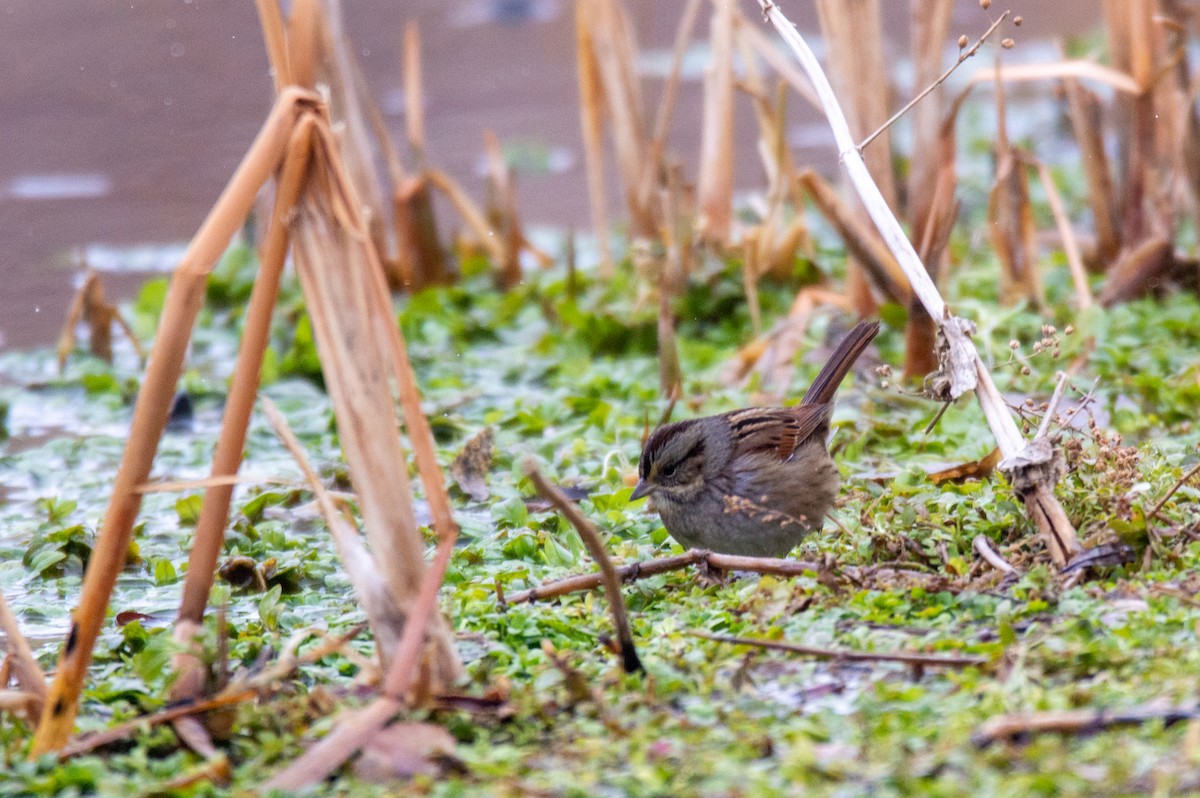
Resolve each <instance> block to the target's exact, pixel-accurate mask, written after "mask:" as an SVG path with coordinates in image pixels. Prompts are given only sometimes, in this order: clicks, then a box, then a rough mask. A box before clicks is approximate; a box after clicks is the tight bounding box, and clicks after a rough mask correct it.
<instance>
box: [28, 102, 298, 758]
mask: <svg viewBox="0 0 1200 798" xmlns="http://www.w3.org/2000/svg"><path fill="white" fill-rule="evenodd" d="M319 105H320V99H319V98H318V97H316V96H315V95H314V94H312V93H311V92H307V91H304V90H302V89H297V88H294V87H293V88H288V89H285V90H284V91H283V92H281V93H280V95H279V97H278V98H277V99H276V101H275V106H274V107H273V108H272V110H271V113H270V115H269V116H268V117H267V119H266V121H265V122H264V123H263V127H262V129H261V130H260V131H259V133H258V136H257V137H256V138H255V140H254V142H253V143H252V144H251V145H250V149H249V150H248V151H247V152H246V155H245V156H244V157H243V159H242V162H241V163H240V164H239V165H238V168H237V171H235V172H234V174H233V176H232V177H231V178H230V180H229V183H228V185H227V186H226V187H225V190H224V191H223V192H222V193H221V196H220V197H219V198H218V199H217V201H216V203H215V204H214V205H213V208H212V210H211V211H209V214H208V216H207V218H206V219H205V220H204V223H203V224H202V225H201V226H200V229H199V230H198V231H197V233H196V236H195V237H194V238H193V239H192V242H191V244H190V245H189V246H188V249H187V252H186V253H185V254H184V256H183V260H182V261H181V262H180V265H179V267H178V268H177V269H176V271H175V274H174V276H173V277H172V279H171V285H170V288H169V289H168V291H167V298H166V302H165V304H164V307H163V314H162V321H161V324H160V326H159V333H158V337H157V339H156V340H155V342H154V348H153V350H152V354H151V356H150V361H149V364H148V366H147V368H146V374H145V377H144V379H143V380H142V389H141V391H140V392H139V393H138V398H137V404H136V406H135V407H134V412H133V423H132V425H131V426H130V430H129V436H128V442H127V443H126V446H125V452H124V454H123V455H122V458H121V465H120V468H119V470H118V471H117V475H116V479H115V480H114V482H113V492H112V499H111V500H110V503H109V506H108V511H107V512H106V513H105V516H104V522H103V524H102V526H101V528H100V532H99V535H98V536H97V540H96V546H95V548H94V549H93V552H92V557H91V560H90V561H89V562H88V568H87V572H86V574H85V575H84V580H83V590H82V594H81V595H80V599H79V608H78V609H77V610H76V612H75V616H74V618H73V620H72V623H71V629H70V632H69V633H68V635H67V642H66V645H65V646H64V648H63V653H62V656H61V658H60V660H59V665H58V668H57V671H56V673H55V678H54V682H53V683H52V685H51V687H50V694H49V696H48V700H47V704H46V708H45V711H43V713H42V716H41V720H40V721H39V723H38V727H37V730H36V732H35V733H34V738H33V744H32V745H31V746H30V756H31V757H38V756H41V755H42V754H45V753H48V752H50V751H56V750H59V749H61V748H62V747H63V746H64V745H65V744H66V742H67V740H68V738H69V737H70V734H71V728H72V726H73V724H74V721H75V714H76V712H77V711H78V701H79V694H80V692H81V690H82V689H83V680H84V677H85V675H86V673H87V666H88V664H89V663H90V662H91V659H92V648H93V647H94V646H95V644H96V638H97V636H98V635H99V633H100V627H101V625H102V624H103V622H104V615H105V611H106V609H107V607H108V602H109V599H110V598H111V596H112V591H113V586H114V585H115V584H116V580H117V576H118V574H119V573H120V572H121V569H122V568H123V567H124V565H125V561H126V559H127V557H128V553H129V543H130V540H131V539H132V536H133V524H134V521H135V520H136V519H137V513H138V510H139V508H140V507H141V500H142V494H141V493H139V492H138V491H137V487H138V486H139V485H142V484H144V483H145V482H146V479H147V478H148V477H149V475H150V468H151V466H152V465H153V463H154V454H155V452H156V451H157V449H158V441H159V439H160V438H161V436H162V432H163V429H164V428H165V427H166V423H167V416H168V414H169V412H170V407H171V400H172V398H173V397H174V395H175V389H176V386H177V384H178V382H179V376H180V374H181V373H182V371H183V359H184V356H185V355H186V353H187V347H188V342H189V341H190V339H191V333H192V327H193V325H194V324H195V321H196V316H197V314H198V313H199V312H200V307H201V305H202V304H203V302H204V296H205V291H206V289H207V282H208V274H209V272H210V271H212V268H213V266H215V265H216V262H217V260H218V259H219V258H220V257H221V254H222V253H223V252H224V251H225V248H226V247H227V246H228V245H229V241H230V239H231V238H233V235H234V234H235V233H236V232H237V231H238V230H239V229H240V228H241V226H242V224H243V223H244V221H245V219H246V216H247V214H249V212H250V210H251V208H252V207H253V205H254V198H255V196H256V194H257V192H258V189H259V188H260V187H261V186H262V185H264V184H265V183H266V182H267V180H268V179H270V177H271V175H272V174H273V173H274V172H275V170H276V168H277V167H278V165H279V162H280V160H281V158H282V157H283V154H284V152H285V150H286V148H287V143H288V140H289V138H290V136H291V132H292V130H293V129H294V127H295V125H296V121H297V119H298V118H299V116H300V115H301V113H303V111H304V110H306V109H310V108H315V107H318V106H319Z"/></svg>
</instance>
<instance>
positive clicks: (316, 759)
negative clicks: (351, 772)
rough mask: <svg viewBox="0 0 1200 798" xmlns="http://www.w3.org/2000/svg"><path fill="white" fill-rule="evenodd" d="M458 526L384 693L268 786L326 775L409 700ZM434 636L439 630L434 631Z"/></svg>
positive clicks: (424, 588) (423, 590)
mask: <svg viewBox="0 0 1200 798" xmlns="http://www.w3.org/2000/svg"><path fill="white" fill-rule="evenodd" d="M456 540H457V529H454V530H448V531H447V534H444V535H443V536H442V538H441V540H439V541H438V548H437V554H436V555H435V556H434V560H433V564H432V565H431V566H430V567H429V569H428V570H427V571H426V572H425V575H424V577H423V579H422V581H421V585H420V588H419V589H418V593H417V598H416V600H415V601H414V602H413V606H412V611H411V612H410V613H409V615H408V619H407V622H406V624H405V627H404V634H403V636H402V638H401V640H400V645H399V646H398V647H397V651H396V655H395V657H394V658H393V659H392V662H391V665H389V666H388V669H387V672H386V674H385V675H384V680H383V685H382V691H381V695H379V696H378V697H377V698H375V700H373V701H372V702H371V703H370V704H368V705H367V706H366V707H365V708H363V709H361V710H359V711H357V712H355V713H353V714H351V715H350V716H349V717H346V718H344V719H343V720H342V721H341V722H340V723H338V725H337V726H336V727H335V728H334V730H333V731H331V732H330V733H329V734H327V735H326V736H325V737H324V738H323V739H321V740H320V741H319V742H317V743H316V744H314V745H313V746H312V747H311V748H309V749H308V751H306V752H305V753H304V754H303V755H302V756H301V757H300V758H299V759H297V760H295V761H294V762H292V764H290V765H288V766H287V767H286V768H284V769H283V770H281V771H280V772H278V773H276V774H275V775H274V776H273V777H272V778H271V779H270V780H269V781H268V782H267V783H266V784H265V785H263V789H264V790H300V789H302V788H303V787H306V786H309V785H312V784H316V783H317V782H320V781H322V780H324V779H325V778H327V777H328V776H329V775H330V774H332V773H333V772H334V771H335V770H337V769H338V768H339V767H341V766H342V765H343V764H344V763H345V762H346V760H348V759H349V758H350V757H352V756H354V754H356V753H357V752H358V751H359V750H361V749H362V747H363V746H364V745H366V743H367V742H368V741H369V740H370V738H371V737H372V736H373V735H375V734H377V733H378V732H379V730H380V729H382V728H383V727H384V725H385V724H386V723H387V722H388V720H390V719H391V718H392V716H394V715H395V714H396V713H397V712H399V711H400V710H401V709H403V708H404V706H405V705H406V704H408V703H409V701H408V699H407V696H408V693H409V690H410V689H411V686H412V682H413V677H414V675H415V674H416V672H417V668H418V665H419V662H418V658H419V656H420V654H421V651H422V649H423V648H424V647H425V635H426V632H427V631H429V630H430V629H433V628H435V627H436V625H437V619H438V618H439V617H440V616H439V615H438V613H437V593H438V588H439V587H440V586H441V584H442V580H443V578H444V577H445V575H446V568H447V566H448V565H449V564H450V558H451V556H452V555H453V553H454V543H455V541H456ZM434 636H435V637H434V639H435V640H436V632H434Z"/></svg>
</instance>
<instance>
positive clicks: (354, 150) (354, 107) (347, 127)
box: [315, 0, 402, 288]
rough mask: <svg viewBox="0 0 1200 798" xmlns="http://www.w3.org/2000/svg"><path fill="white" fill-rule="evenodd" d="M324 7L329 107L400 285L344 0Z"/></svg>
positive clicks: (376, 240) (319, 23)
mask: <svg viewBox="0 0 1200 798" xmlns="http://www.w3.org/2000/svg"><path fill="white" fill-rule="evenodd" d="M323 9H324V13H322V14H318V15H317V16H316V18H315V22H316V30H317V35H318V41H319V42H320V44H321V53H320V54H321V56H322V57H321V58H320V60H319V61H318V76H319V77H323V78H324V79H325V81H326V82H327V83H328V85H329V96H330V99H329V112H330V115H331V118H332V119H333V120H334V121H336V123H337V124H338V125H339V135H338V142H339V144H340V152H341V160H342V163H343V164H344V165H345V169H346V174H347V175H348V176H349V178H350V180H351V181H352V182H353V183H354V188H355V190H356V191H357V193H358V195H359V199H360V201H361V202H363V203H364V206H365V208H366V209H368V210H369V213H368V216H367V218H366V227H367V232H368V233H369V234H370V237H371V242H372V244H373V245H374V247H375V250H376V252H378V253H379V260H380V266H381V267H383V268H384V269H385V274H386V275H387V279H388V283H389V284H390V285H392V286H394V287H397V288H399V287H400V286H401V285H402V275H401V274H400V270H399V263H398V257H397V255H396V249H397V247H396V241H395V238H394V231H393V229H392V227H391V226H390V225H388V223H387V220H388V218H389V217H390V215H391V214H390V211H391V208H390V207H389V203H386V202H385V201H384V191H383V186H382V185H381V184H380V182H379V176H378V174H377V173H376V170H375V160H376V159H375V150H376V148H375V146H374V145H373V144H372V141H371V137H370V135H369V134H368V130H369V126H368V124H367V122H366V117H365V115H364V112H363V100H362V98H361V97H360V96H359V91H358V86H359V82H358V81H357V80H356V79H355V75H356V72H357V69H356V65H355V58H354V54H353V52H352V50H351V46H350V42H349V39H348V38H347V36H346V32H345V25H344V22H343V15H342V3H341V0H323Z"/></svg>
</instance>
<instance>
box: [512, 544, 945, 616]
mask: <svg viewBox="0 0 1200 798" xmlns="http://www.w3.org/2000/svg"><path fill="white" fill-rule="evenodd" d="M693 565H696V566H705V567H708V568H711V569H713V570H715V571H752V572H754V573H758V574H769V575H771V576H782V577H790V578H794V577H798V576H805V575H812V574H822V573H827V572H829V570H830V568H829V566H828V565H821V564H820V563H815V562H806V561H804V560H787V559H775V558H773V557H739V556H737V555H733V554H717V553H716V552H712V551H709V550H707V549H691V550H690V551H688V552H686V553H684V554H678V555H675V556H673V557H660V558H656V559H653V560H645V561H642V562H635V563H630V564H629V565H623V566H621V567H620V568H616V569H614V571H615V573H616V575H617V576H618V577H619V578H620V579H621V581H622V582H636V581H637V580H639V579H645V578H647V577H651V576H657V575H658V574H665V573H669V572H671V571H681V570H683V569H684V568H689V567H691V566H693ZM837 572H839V573H843V574H845V575H846V576H848V577H850V578H851V579H856V580H859V581H861V580H862V579H865V578H868V577H871V576H905V577H912V578H916V579H918V580H924V581H930V582H933V581H941V578H940V577H938V576H936V575H935V574H927V573H922V572H920V571H906V570H900V569H895V568H876V567H873V566H853V565H850V566H844V567H841V568H838V569H837ZM603 581H604V575H603V574H600V573H591V574H579V575H578V576H569V577H567V578H566V579H560V580H558V581H555V582H547V583H546V584H543V585H538V586H537V587H534V588H530V589H529V590H522V591H521V592H519V593H513V594H512V595H511V596H506V597H505V600H504V603H505V604H524V603H526V602H533V601H541V600H544V599H551V598H558V597H559V596H566V595H568V594H570V593H579V592H582V591H585V590H595V589H596V588H598V587H600V585H601V584H603Z"/></svg>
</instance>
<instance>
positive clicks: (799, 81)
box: [713, 0, 821, 110]
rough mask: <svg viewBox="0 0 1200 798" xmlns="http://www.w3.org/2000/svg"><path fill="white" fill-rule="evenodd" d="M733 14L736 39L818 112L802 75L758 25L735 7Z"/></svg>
mask: <svg viewBox="0 0 1200 798" xmlns="http://www.w3.org/2000/svg"><path fill="white" fill-rule="evenodd" d="M713 2H714V3H719V2H721V0H713ZM733 14H734V24H735V26H736V29H737V35H738V38H740V39H742V40H743V41H745V42H746V44H747V45H748V46H749V47H750V49H752V50H754V52H756V53H758V56H759V57H760V58H762V60H763V61H764V62H766V64H767V65H768V66H770V67H771V69H773V70H774V71H775V74H777V75H779V77H780V78H781V79H783V81H784V82H785V83H787V84H788V85H789V86H791V87H792V90H793V91H795V92H796V94H798V95H800V97H801V98H802V99H803V100H804V101H805V102H807V103H808V104H809V105H811V106H812V107H813V108H816V109H817V110H820V109H821V101H820V100H819V99H817V93H816V92H815V91H813V87H812V84H811V83H810V82H809V81H808V78H806V77H805V76H804V73H803V72H801V71H800V70H798V69H796V67H795V65H794V64H792V62H791V61H789V60H788V59H787V57H786V56H785V55H783V53H781V52H779V48H777V47H776V46H775V43H774V42H772V41H771V40H770V39H768V38H767V37H766V35H764V34H763V33H762V31H760V30H759V29H758V24H757V23H756V22H754V21H753V20H750V19H748V18H747V17H746V15H745V14H743V13H742V11H741V9H740V8H738V7H737V6H736V5H735V6H734V10H733Z"/></svg>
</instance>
